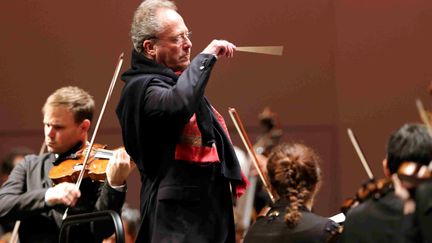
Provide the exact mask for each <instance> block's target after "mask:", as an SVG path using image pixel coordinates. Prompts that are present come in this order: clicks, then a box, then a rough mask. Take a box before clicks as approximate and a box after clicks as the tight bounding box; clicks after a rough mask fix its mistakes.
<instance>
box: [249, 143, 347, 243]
mask: <svg viewBox="0 0 432 243" xmlns="http://www.w3.org/2000/svg"><path fill="white" fill-rule="evenodd" d="M318 163H319V158H318V156H317V155H316V154H315V152H314V151H313V150H312V149H311V148H309V147H307V146H306V145H304V144H299V143H293V144H281V145H278V146H276V147H275V148H274V149H273V150H272V153H271V154H270V156H269V158H268V162H267V173H268V177H269V179H270V183H271V185H272V186H273V188H274V190H275V191H276V192H277V193H278V194H279V197H280V199H279V200H278V201H276V202H275V203H274V204H273V205H272V207H271V208H270V209H269V211H268V212H267V213H265V214H264V215H263V216H261V217H258V219H257V221H256V223H255V224H254V225H252V227H251V228H250V230H249V231H248V232H247V234H246V237H245V240H244V243H255V242H256V243H258V242H259V243H261V242H267V243H273V242H275V243H276V242H278V243H279V242H294V243H295V242H330V241H331V242H333V241H336V240H337V238H338V236H339V235H338V229H339V225H338V224H337V223H335V222H334V221H332V220H330V219H328V218H325V217H321V216H319V215H316V214H314V213H313V212H311V209H312V206H313V202H314V197H315V195H316V193H317V191H318V189H319V186H320V183H321V172H320V167H319V164H318Z"/></svg>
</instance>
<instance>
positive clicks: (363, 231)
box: [341, 124, 432, 243]
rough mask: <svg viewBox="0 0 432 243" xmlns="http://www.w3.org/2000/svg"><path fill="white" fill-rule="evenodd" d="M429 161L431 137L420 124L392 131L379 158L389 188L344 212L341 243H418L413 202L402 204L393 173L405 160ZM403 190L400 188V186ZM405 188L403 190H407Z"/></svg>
mask: <svg viewBox="0 0 432 243" xmlns="http://www.w3.org/2000/svg"><path fill="white" fill-rule="evenodd" d="M431 160H432V137H431V136H430V135H429V134H428V131H427V128H426V127H425V126H424V125H420V124H405V125H404V126H402V127H401V128H400V129H399V130H397V131H395V132H393V133H392V134H391V136H390V138H389V141H388V143H387V156H386V158H385V159H384V161H383V170H384V174H385V175H386V177H388V178H389V180H391V181H393V183H392V185H397V186H392V187H385V190H382V191H377V192H376V193H374V196H373V197H370V198H368V199H367V200H365V201H364V202H362V203H360V204H359V205H358V206H356V207H354V208H352V209H350V210H349V211H348V214H347V217H346V220H345V222H344V230H343V233H342V237H341V242H350V243H355V242H362V243H367V242H420V241H417V240H413V238H414V239H415V238H416V237H418V234H417V233H416V232H417V229H416V226H415V225H412V224H414V222H415V221H414V219H413V211H414V210H413V204H411V203H404V201H403V200H402V199H401V197H400V196H399V195H400V194H401V193H400V191H401V190H400V189H401V188H399V186H402V187H404V186H405V187H407V185H406V184H405V183H398V180H399V179H398V177H397V176H396V175H397V173H398V170H399V169H400V167H401V165H402V164H403V163H405V162H415V163H418V164H421V165H428V164H429V163H430V161H431ZM402 189H403V188H402ZM406 189H408V188H405V191H407V190H406Z"/></svg>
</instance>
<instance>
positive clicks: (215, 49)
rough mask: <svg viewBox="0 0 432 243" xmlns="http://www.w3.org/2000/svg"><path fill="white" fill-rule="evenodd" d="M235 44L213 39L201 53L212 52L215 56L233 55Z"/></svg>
mask: <svg viewBox="0 0 432 243" xmlns="http://www.w3.org/2000/svg"><path fill="white" fill-rule="evenodd" d="M235 49H236V46H235V45H234V44H233V43H231V42H229V41H226V40H213V41H212V42H211V43H210V44H209V45H208V46H207V47H206V48H205V49H204V50H203V51H202V52H201V53H205V54H213V55H215V56H216V57H218V58H219V57H233V56H234V51H235Z"/></svg>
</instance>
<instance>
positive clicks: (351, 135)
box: [347, 128, 374, 180]
mask: <svg viewBox="0 0 432 243" xmlns="http://www.w3.org/2000/svg"><path fill="white" fill-rule="evenodd" d="M347 131H348V136H349V138H350V140H351V143H352V145H353V146H354V149H355V150H356V152H357V155H358V157H359V158H360V161H361V163H362V165H363V168H364V169H365V170H366V174H367V175H368V177H369V179H370V180H373V179H374V176H373V174H372V171H371V169H370V167H369V164H368V163H367V161H366V158H365V156H364V155H363V152H362V150H361V148H360V145H359V143H358V142H357V139H356V137H355V135H354V133H353V131H352V130H351V128H348V130H347Z"/></svg>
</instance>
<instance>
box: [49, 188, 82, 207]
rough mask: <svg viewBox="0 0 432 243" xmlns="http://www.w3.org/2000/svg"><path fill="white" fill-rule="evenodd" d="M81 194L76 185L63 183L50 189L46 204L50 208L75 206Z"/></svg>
mask: <svg viewBox="0 0 432 243" xmlns="http://www.w3.org/2000/svg"><path fill="white" fill-rule="evenodd" d="M80 196H81V192H80V190H79V189H78V188H76V186H75V184H73V183H69V182H62V183H60V184H57V185H55V186H54V187H51V188H49V189H48V190H47V191H46V193H45V202H46V204H47V205H48V206H54V205H57V204H64V205H66V206H68V207H73V206H75V204H76V202H77V201H78V198H79V197H80Z"/></svg>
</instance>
